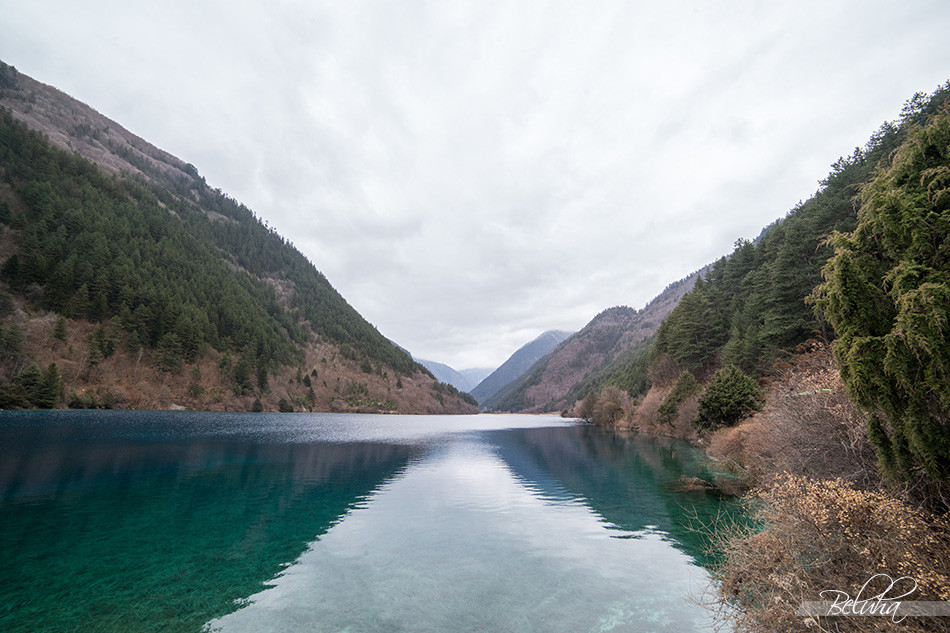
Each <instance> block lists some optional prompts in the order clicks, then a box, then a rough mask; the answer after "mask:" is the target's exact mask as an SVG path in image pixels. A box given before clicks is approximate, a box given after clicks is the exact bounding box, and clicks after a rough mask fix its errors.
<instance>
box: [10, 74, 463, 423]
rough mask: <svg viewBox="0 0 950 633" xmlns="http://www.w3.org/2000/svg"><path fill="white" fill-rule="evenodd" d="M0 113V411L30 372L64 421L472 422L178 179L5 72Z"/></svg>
mask: <svg viewBox="0 0 950 633" xmlns="http://www.w3.org/2000/svg"><path fill="white" fill-rule="evenodd" d="M0 106H2V107H3V111H2V112H0V223H2V231H3V232H2V237H0V257H2V261H3V263H2V266H0V279H2V281H3V282H4V283H5V285H6V288H7V290H9V293H10V294H7V293H6V292H5V293H4V295H3V306H4V309H3V312H4V315H3V318H4V320H3V332H2V333H3V341H2V343H3V350H2V356H3V359H2V360H3V368H2V369H3V372H2V373H3V379H4V383H6V386H5V393H7V395H8V397H4V398H5V399H4V402H3V403H0V405H2V406H26V405H27V404H29V403H28V402H26V401H24V400H23V397H22V394H21V393H20V391H22V390H20V389H19V387H17V385H18V384H19V383H18V378H19V376H20V375H21V374H22V373H23V372H24V370H25V368H30V365H31V363H33V362H35V363H38V364H39V365H40V367H44V366H45V367H47V370H48V369H49V365H50V363H56V365H55V369H56V370H57V371H58V373H59V375H60V376H61V377H62V379H63V381H64V382H65V390H64V392H63V397H64V401H66V402H70V401H71V402H73V403H74V404H76V405H83V404H87V405H93V404H99V405H101V404H102V403H103V401H106V402H107V403H108V404H114V405H117V406H147V407H166V406H171V405H172V404H176V405H179V406H188V407H193V408H225V409H244V408H248V407H249V406H251V405H252V404H256V403H255V400H256V401H258V402H259V403H260V404H261V405H263V406H265V407H269V408H277V406H278V405H279V406H280V407H281V408H284V409H287V408H291V407H293V408H296V409H298V410H299V409H330V408H332V409H334V410H353V409H364V410H398V411H418V412H442V411H444V412H459V411H474V405H473V404H472V402H471V399H470V398H466V399H467V400H469V402H463V401H462V399H461V396H460V394H459V393H458V392H457V391H456V390H455V389H454V388H452V387H450V386H448V385H442V384H439V383H437V382H436V381H435V380H434V379H433V378H432V377H431V375H430V374H429V373H428V372H427V371H426V370H425V369H424V368H423V367H421V366H420V365H418V364H416V363H415V362H414V361H413V360H412V359H411V358H410V357H409V356H408V355H407V354H406V353H405V352H404V351H402V350H401V349H399V348H398V347H397V346H395V345H393V344H392V343H391V342H390V341H388V340H387V339H386V338H385V337H383V336H382V335H381V334H380V333H379V332H378V331H377V330H376V329H375V328H374V327H373V326H372V325H370V324H369V323H367V322H366V321H365V320H364V319H363V318H362V317H361V316H360V315H359V314H358V313H357V312H356V310H354V309H353V308H352V307H351V306H350V305H349V304H348V303H347V302H346V301H345V300H344V299H343V297H341V296H340V295H339V293H337V292H336V290H334V289H333V287H332V286H331V285H330V283H329V282H328V280H327V279H326V278H325V277H324V276H323V275H322V274H321V273H319V272H318V271H317V270H316V269H315V268H314V266H313V265H312V264H311V263H310V262H309V261H308V260H307V259H306V258H305V257H304V256H303V255H302V254H301V253H300V252H298V251H297V250H296V249H295V248H294V247H293V246H292V244H290V243H289V242H288V241H287V240H286V239H284V238H283V237H281V236H280V235H278V234H277V233H276V232H275V231H274V230H273V229H271V228H269V227H268V226H266V224H265V223H262V222H261V221H260V220H259V219H258V218H257V217H255V215H254V214H253V213H252V212H251V211H250V210H249V209H247V208H246V207H244V206H243V205H241V204H240V203H238V202H236V201H235V200H233V199H231V198H230V197H228V196H227V195H225V194H223V193H222V192H221V191H220V190H215V189H212V188H211V187H209V186H208V185H207V184H206V183H205V181H204V179H203V178H201V177H200V176H199V174H198V172H197V170H196V169H195V168H194V167H193V166H191V165H187V164H185V163H183V162H182V161H180V160H178V159H176V158H174V157H172V156H170V155H169V154H167V153H165V152H162V151H160V150H158V149H157V148H155V147H153V146H151V145H149V144H148V143H146V142H145V141H143V140H142V139H140V138H138V137H136V136H134V135H132V134H131V133H129V132H127V131H125V130H123V129H122V128H121V127H120V126H119V125H117V124H116V123H114V122H112V121H109V120H108V119H106V118H105V117H102V116H101V115H99V114H98V113H96V112H95V111H93V110H92V109H91V108H88V107H87V106H84V105H83V104H80V103H78V102H77V101H75V100H74V99H72V98H70V97H68V96H66V95H64V94H63V93H60V92H59V91H56V90H55V89H53V88H51V87H49V86H45V85H43V84H40V83H39V82H36V81H34V80H32V79H30V78H28V77H26V76H24V75H22V74H20V73H17V72H16V71H15V70H14V69H13V68H12V67H10V66H6V65H0ZM19 382H22V381H19ZM157 385H160V386H157ZM26 391H29V389H28V388H26Z"/></svg>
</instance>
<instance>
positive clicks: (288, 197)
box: [0, 0, 950, 368]
mask: <svg viewBox="0 0 950 633" xmlns="http://www.w3.org/2000/svg"><path fill="white" fill-rule="evenodd" d="M948 32H950V5H948V4H947V3H945V2H942V1H939V0H934V1H904V2H883V1H878V2H868V1H857V0H847V1H838V2H832V3H829V2H827V1H825V0H822V1H820V2H818V1H812V0H808V1H799V2H795V3H781V5H780V3H770V2H759V1H751V0H744V1H743V0H738V1H735V0H729V1H726V0H722V1H709V0H697V1H694V2H676V3H642V2H629V1H626V0H614V1H610V0H602V1H598V2H576V1H573V0H565V1H560V2H557V1H526V0H517V1H479V2H447V1H444V0H434V1H431V2H418V1H414V0H406V1H404V2H383V1H382V0H379V1H359V0H356V1H353V2H311V1H307V2H304V1H302V0H276V1H273V2H268V3H262V2H250V1H246V0H245V1H241V0H230V1H227V2H225V1H223V0H209V1H200V2H195V1H193V0H190V1H187V2H186V1H184V0H164V1H163V2H136V3H129V2H119V1H115V0H86V1H85V2H81V3H77V2H71V1H66V0H61V1H54V0H29V1H26V0H0V59H2V60H3V61H5V62H6V63H8V64H12V65H14V66H16V67H17V68H19V69H20V70H21V71H23V72H25V73H27V74H29V75H31V76H33V77H34V78H36V79H39V80H40V81H44V82H46V83H50V84H53V85H55V86H57V87H59V88H60V89H62V90H64V91H66V92H68V93H69V94H71V95H73V96H75V97H77V98H79V99H81V100H83V101H85V102H87V103H89V104H90V105H92V106H93V107H95V108H96V109H98V110H99V111H101V112H103V113H104V114H106V115H107V116H110V117H111V118H114V119H115V120H117V121H118V122H119V123H121V124H122V125H124V126H125V127H127V128H129V129H130V130H132V131H133V132H135V133H137V134H139V135H141V136H143V137H145V138H146V139H148V140H149V141H151V142H152V143H154V144H156V145H158V146H159V147H162V148H163V149H167V150H168V151H170V152H172V153H173V154H175V155H177V156H179V157H180V158H182V159H184V160H186V161H188V162H191V163H193V164H195V165H196V166H197V167H198V169H199V170H200V171H201V172H202V174H203V175H205V176H206V178H207V180H208V182H209V183H210V184H211V185H212V186H215V187H220V188H221V189H222V190H224V191H226V192H228V193H229V194H230V195H232V196H233V197H235V198H237V199H238V200H240V201H241V202H244V203H245V204H247V205H248V206H249V207H251V208H252V209H253V210H254V211H255V212H256V213H257V214H258V215H259V216H261V217H263V218H265V219H267V221H268V222H269V223H270V224H271V225H272V226H275V227H276V228H277V230H278V231H279V232H280V233H281V234H283V235H285V236H287V237H288V238H289V239H290V240H292V241H293V242H294V244H295V245H296V246H297V247H298V248H299V249H301V250H302V251H303V252H304V254H305V255H307V256H308V257H309V258H310V259H311V260H312V261H313V262H314V264H315V265H316V267H317V268H318V269H320V270H321V271H322V272H324V273H325V274H326V275H327V277H328V278H329V279H330V281H331V283H333V284H334V286H335V287H336V288H337V289H338V290H339V291H340V292H341V293H342V294H343V296H344V297H346V298H347V300H348V301H349V302H350V303H351V304H353V306H354V307H355V308H356V309H357V310H359V311H360V312H361V313H362V314H363V315H364V316H365V317H366V318H367V319H368V320H370V321H371V322H372V323H374V324H375V325H376V326H377V327H378V328H379V329H380V331H382V332H383V334H385V335H386V336H389V337H390V338H392V339H393V340H395V341H396V342H398V343H399V344H400V345H402V346H404V347H406V348H408V349H410V350H411V351H412V352H413V353H414V354H415V355H416V356H419V357H423V358H429V359H433V360H438V361H441V362H445V363H448V364H450V365H453V366H455V367H457V368H465V367H474V366H486V367H487V366H497V365H498V364H500V363H501V362H502V361H504V360H505V358H506V357H507V356H508V355H509V354H510V353H511V352H512V351H514V349H516V348H517V347H519V346H520V345H522V344H524V343H525V342H527V341H529V340H531V339H532V338H534V337H535V336H537V335H538V334H539V333H541V332H542V331H544V330H548V329H566V330H572V329H577V328H580V327H582V326H583V325H584V324H585V323H586V322H587V321H588V320H590V318H591V317H593V316H594V315H595V314H596V313H598V312H599V311H601V310H602V309H604V308H607V307H611V306H614V305H621V304H624V305H630V306H633V307H642V305H643V304H644V303H646V302H647V301H649V300H650V299H651V298H652V297H653V296H655V295H656V294H657V293H658V292H659V291H661V290H662V289H663V288H664V287H665V286H666V285H667V284H668V283H670V282H672V281H676V280H677V279H680V278H682V277H684V276H685V275H687V274H689V273H690V272H692V271H693V270H696V269H698V268H700V267H701V266H703V265H705V264H707V263H709V262H710V261H713V260H715V259H716V258H718V257H719V256H721V255H723V254H726V253H728V252H729V251H730V250H731V248H732V243H733V242H734V241H735V240H736V238H739V237H746V238H751V237H754V236H755V235H757V234H758V233H759V231H760V230H761V228H762V227H763V226H765V225H767V224H769V223H770V222H772V221H773V220H775V219H776V218H778V217H780V216H782V215H784V213H785V212H786V211H788V209H790V208H791V207H792V206H793V205H795V203H797V202H798V201H799V200H801V199H805V198H807V197H808V196H810V195H811V194H812V193H813V192H814V191H815V190H816V188H817V186H818V181H819V180H820V179H821V178H822V177H824V176H825V175H826V174H827V172H828V168H829V165H830V164H831V163H833V162H834V161H835V160H836V159H837V158H838V157H839V156H841V155H843V154H850V152H851V151H852V150H853V148H854V147H855V146H856V145H863V144H864V143H865V142H866V140H867V139H868V137H869V136H870V134H871V133H872V132H873V131H874V130H876V129H877V128H878V127H879V126H880V124H881V123H883V122H884V121H885V120H889V119H894V118H896V117H897V115H898V113H899V111H900V107H901V105H902V103H903V102H904V101H905V100H906V99H907V98H909V97H910V96H912V95H913V93H915V92H917V91H931V90H933V89H934V88H936V87H937V85H939V84H941V83H943V82H945V81H946V80H947V79H948V78H950V65H948V63H947V62H948V60H950V38H948V37H947V35H946V34H947V33H948Z"/></svg>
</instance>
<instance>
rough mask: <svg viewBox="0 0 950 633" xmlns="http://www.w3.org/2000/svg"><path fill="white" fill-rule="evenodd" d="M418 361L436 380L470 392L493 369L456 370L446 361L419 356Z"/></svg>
mask: <svg viewBox="0 0 950 633" xmlns="http://www.w3.org/2000/svg"><path fill="white" fill-rule="evenodd" d="M416 362H417V363H419V364H420V365H422V366H423V367H425V368H426V369H428V370H429V371H430V372H432V375H433V376H435V378H436V380H438V381H440V382H445V383H448V384H450V385H452V386H453V387H455V388H456V389H458V390H459V391H465V392H469V391H471V390H472V388H473V387H475V385H477V384H478V383H479V382H481V381H482V379H484V378H485V376H487V375H488V374H490V373H491V371H492V370H491V369H461V370H456V369H454V368H452V367H449V366H448V365H446V364H445V363H439V362H436V361H434V360H423V359H421V358H417V359H416Z"/></svg>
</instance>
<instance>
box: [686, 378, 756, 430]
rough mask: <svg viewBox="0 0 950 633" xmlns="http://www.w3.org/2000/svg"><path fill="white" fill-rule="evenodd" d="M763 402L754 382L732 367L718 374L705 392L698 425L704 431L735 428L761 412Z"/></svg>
mask: <svg viewBox="0 0 950 633" xmlns="http://www.w3.org/2000/svg"><path fill="white" fill-rule="evenodd" d="M677 382H679V381H677ZM764 402H765V397H764V394H763V393H762V389H761V388H760V387H759V384H758V383H757V382H756V381H755V379H754V378H752V377H751V376H749V375H747V374H745V373H743V371H742V370H741V369H739V368H738V367H736V366H734V365H729V366H727V367H723V368H722V369H720V370H719V371H717V372H716V373H715V374H714V375H713V377H712V380H710V381H709V383H708V384H707V385H706V388H705V389H704V390H703V394H702V396H700V398H699V413H698V415H697V418H696V422H697V423H698V424H699V425H700V426H704V427H717V426H732V425H733V424H735V423H736V422H738V421H739V420H741V419H742V418H744V417H747V416H749V415H751V414H752V413H754V412H756V411H759V410H760V409H761V408H762V405H763V404H764Z"/></svg>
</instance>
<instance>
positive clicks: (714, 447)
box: [710, 342, 880, 488]
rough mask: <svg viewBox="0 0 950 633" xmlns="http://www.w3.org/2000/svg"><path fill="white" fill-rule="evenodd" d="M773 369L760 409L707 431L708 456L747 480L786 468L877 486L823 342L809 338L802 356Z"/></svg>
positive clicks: (862, 426)
mask: <svg viewBox="0 0 950 633" xmlns="http://www.w3.org/2000/svg"><path fill="white" fill-rule="evenodd" d="M778 369H779V371H778V375H777V376H776V378H775V379H774V380H773V381H771V383H770V385H769V389H768V393H767V399H766V406H765V408H764V409H763V411H762V412H760V413H758V414H757V415H755V416H754V417H752V418H750V419H749V420H747V421H746V422H744V423H743V424H741V425H740V426H738V427H736V428H735V429H723V430H721V431H719V432H717V433H715V434H714V435H713V436H712V437H711V438H710V453H711V454H712V455H713V456H715V457H716V458H718V459H724V460H728V461H730V462H732V463H734V464H736V465H738V466H740V467H741V468H742V469H745V470H746V471H747V473H748V474H749V475H750V476H751V477H752V478H753V479H762V478H766V477H768V476H769V475H770V474H771V473H776V472H789V473H793V474H797V475H801V476H805V477H813V478H820V479H831V478H838V477H840V478H842V479H844V480H846V481H849V482H852V483H853V484H855V485H857V486H859V487H863V488H871V487H876V486H878V485H879V484H880V475H879V474H878V469H877V458H876V456H875V453H874V449H873V447H872V446H871V445H870V443H869V442H868V439H867V418H866V417H865V415H864V414H863V413H861V412H860V411H859V410H858V409H857V407H855V406H854V404H852V403H851V401H850V400H849V399H848V397H847V394H846V393H845V389H844V385H843V383H842V382H841V377H840V375H839V373H838V370H837V368H836V366H835V363H834V357H833V356H832V353H831V350H830V349H829V346H827V345H825V344H819V343H815V342H810V343H809V345H808V349H807V350H806V351H805V353H802V354H800V355H799V356H797V357H795V358H794V359H792V361H791V362H786V363H783V364H782V367H780V368H778Z"/></svg>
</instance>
